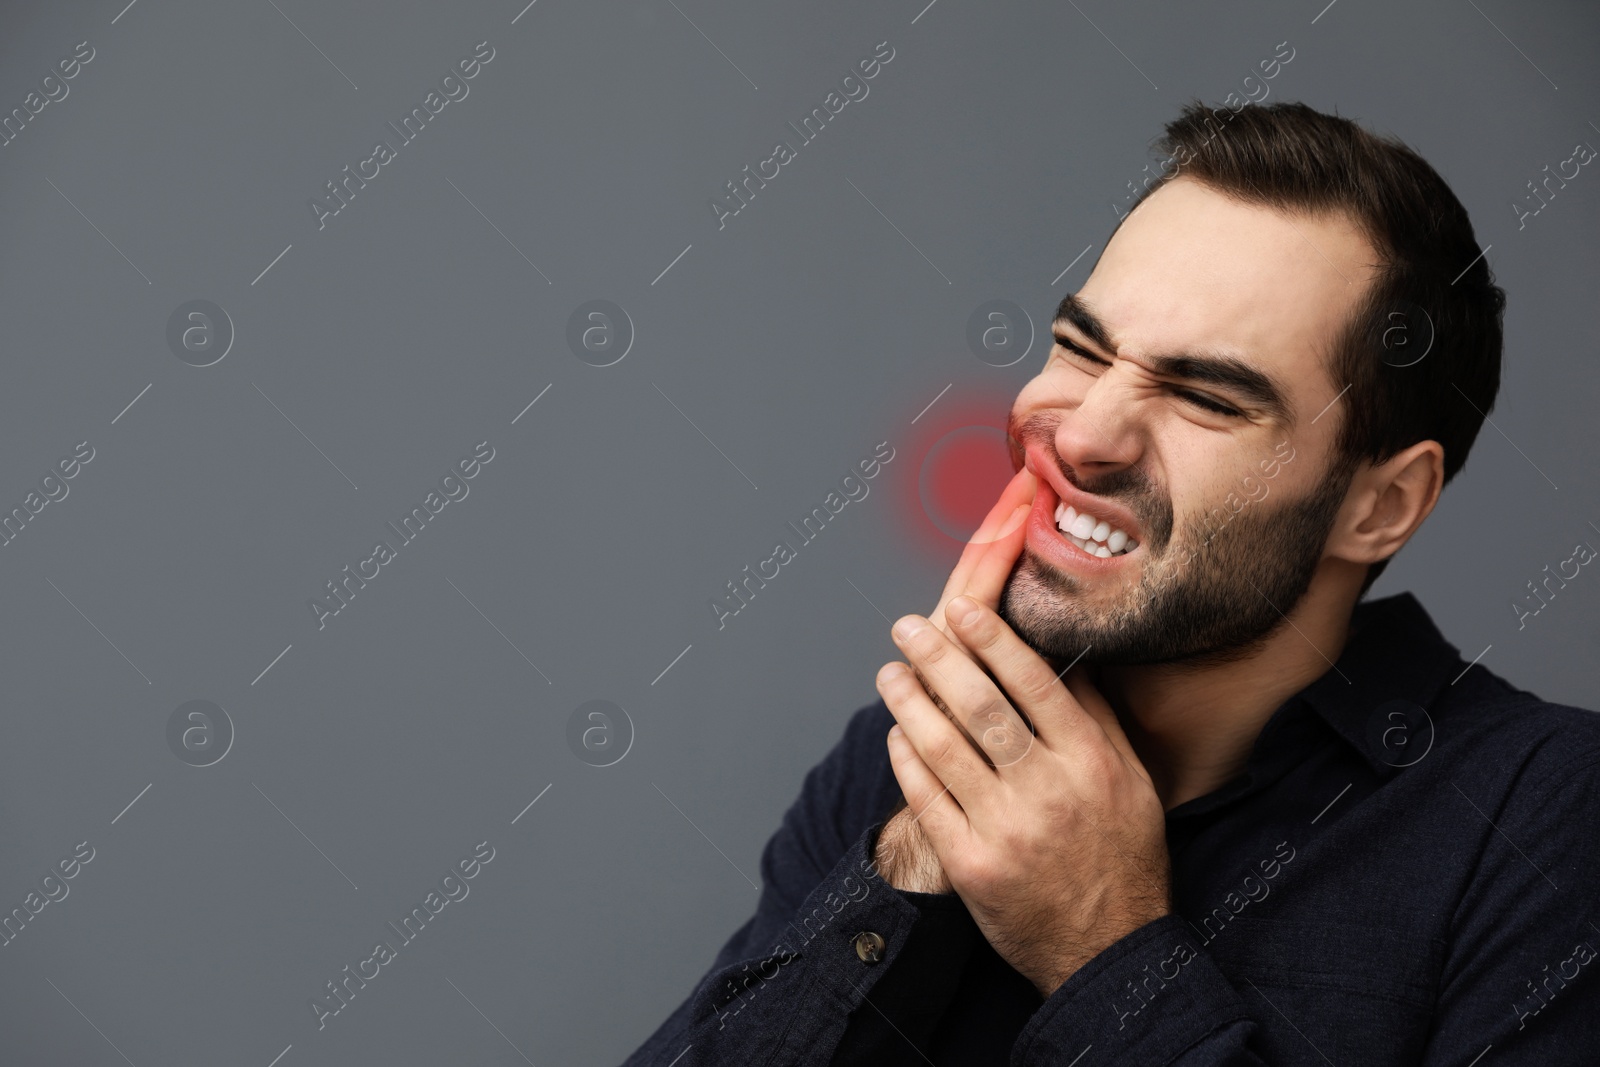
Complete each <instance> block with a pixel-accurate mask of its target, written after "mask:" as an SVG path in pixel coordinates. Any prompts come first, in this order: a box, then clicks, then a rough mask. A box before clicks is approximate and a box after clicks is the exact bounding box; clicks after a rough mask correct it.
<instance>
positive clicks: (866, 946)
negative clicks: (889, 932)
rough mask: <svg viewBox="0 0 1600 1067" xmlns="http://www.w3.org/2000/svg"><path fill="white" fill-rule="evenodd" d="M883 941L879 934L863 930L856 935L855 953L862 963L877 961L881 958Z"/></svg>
mask: <svg viewBox="0 0 1600 1067" xmlns="http://www.w3.org/2000/svg"><path fill="white" fill-rule="evenodd" d="M884 946H885V942H884V940H883V936H882V935H881V934H875V933H873V932H872V931H871V930H863V931H861V932H860V933H859V934H857V935H856V955H857V956H860V957H861V962H862V963H877V962H878V961H879V960H881V959H883V950H884Z"/></svg>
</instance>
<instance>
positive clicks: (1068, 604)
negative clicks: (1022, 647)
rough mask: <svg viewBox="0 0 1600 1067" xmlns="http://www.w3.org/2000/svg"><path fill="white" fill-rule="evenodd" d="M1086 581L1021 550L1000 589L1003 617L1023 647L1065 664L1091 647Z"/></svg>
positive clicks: (1001, 614) (1090, 625)
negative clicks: (1060, 570)
mask: <svg viewBox="0 0 1600 1067" xmlns="http://www.w3.org/2000/svg"><path fill="white" fill-rule="evenodd" d="M1084 596H1085V594H1084V591H1083V589H1082V583H1080V582H1078V581H1077V580H1076V579H1074V578H1071V577H1068V576H1066V575H1063V574H1061V573H1060V572H1059V571H1056V570H1054V569H1052V568H1051V567H1050V566H1049V565H1048V564H1045V563H1043V562H1041V561H1039V560H1037V559H1035V558H1034V557H1033V555H1032V554H1031V553H1030V552H1029V551H1028V550H1027V549H1026V548H1024V549H1023V553H1022V557H1021V558H1020V559H1019V560H1018V561H1017V565H1016V567H1015V568H1014V569H1013V570H1012V572H1011V576H1010V577H1009V578H1007V579H1006V584H1005V587H1004V588H1003V589H1002V590H1001V591H1000V609H999V615H1000V617H1001V618H1002V619H1004V620H1005V623H1006V625H1007V626H1010V627H1011V629H1012V631H1013V632H1015V633H1016V635H1017V636H1018V637H1020V638H1022V641H1023V643H1024V644H1026V645H1027V646H1028V647H1029V648H1031V649H1033V650H1034V651H1035V652H1037V653H1038V654H1039V655H1041V656H1043V657H1044V658H1045V659H1047V660H1052V661H1057V662H1058V664H1065V663H1068V662H1071V661H1072V660H1074V659H1076V658H1078V657H1079V656H1080V655H1081V654H1083V653H1084V651H1085V649H1086V647H1087V646H1089V645H1090V644H1092V641H1093V638H1092V636H1091V633H1090V632H1091V631H1092V630H1093V629H1094V628H1095V627H1094V623H1093V622H1092V621H1091V620H1090V619H1089V618H1088V616H1087V613H1086V612H1085V611H1084V608H1083V599H1084Z"/></svg>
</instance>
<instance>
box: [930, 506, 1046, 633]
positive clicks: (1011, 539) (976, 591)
mask: <svg viewBox="0 0 1600 1067" xmlns="http://www.w3.org/2000/svg"><path fill="white" fill-rule="evenodd" d="M1032 510H1033V505H1032V504H1024V505H1022V506H1021V507H1019V508H1017V509H1016V510H1014V511H1013V512H1012V513H1011V515H1010V516H1009V517H1008V518H1007V520H1006V523H1005V525H1004V526H1002V527H1001V528H1000V530H998V531H997V532H996V534H995V538H994V541H993V542H992V543H991V544H990V545H989V550H988V551H987V552H985V553H984V554H983V555H982V556H980V557H979V558H978V560H977V561H976V563H974V565H973V568H972V572H971V573H970V574H969V575H968V576H967V584H966V586H965V588H963V589H961V590H959V591H958V593H957V594H956V595H963V594H964V595H966V596H970V597H972V598H973V599H975V600H977V601H978V602H979V603H982V604H984V605H987V606H988V607H989V608H991V609H994V610H998V609H999V607H1000V594H1001V593H1002V592H1004V590H1005V586H1006V579H1008V578H1010V577H1011V572H1012V571H1013V570H1014V569H1015V568H1016V566H1017V560H1018V558H1020V557H1021V555H1022V546H1023V545H1024V544H1025V543H1026V542H1027V540H1028V521H1027V520H1028V514H1029V512H1031V511H1032ZM951 599H954V596H952V597H951ZM945 607H946V608H947V609H948V608H949V605H948V604H946V605H945Z"/></svg>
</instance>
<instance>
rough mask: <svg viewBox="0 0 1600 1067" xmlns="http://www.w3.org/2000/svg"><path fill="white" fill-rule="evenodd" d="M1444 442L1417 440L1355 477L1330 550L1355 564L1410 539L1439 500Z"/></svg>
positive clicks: (1393, 549) (1383, 556)
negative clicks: (1442, 443)
mask: <svg viewBox="0 0 1600 1067" xmlns="http://www.w3.org/2000/svg"><path fill="white" fill-rule="evenodd" d="M1443 487H1444V446H1443V445H1441V444H1439V442H1437V441H1418V442H1417V443H1416V444H1414V445H1412V446H1411V447H1409V448H1406V449H1404V450H1402V451H1400V452H1398V453H1396V454H1395V455H1394V456H1392V457H1390V458H1389V459H1388V460H1387V461H1385V462H1383V463H1380V464H1378V465H1377V466H1375V467H1372V466H1366V465H1364V464H1363V465H1362V466H1361V467H1359V468H1357V470H1356V473H1355V476H1354V477H1352V478H1351V479H1350V489H1349V491H1348V492H1347V493H1346V494H1345V501H1344V506H1343V508H1341V509H1340V512H1339V518H1338V521H1337V524H1336V525H1335V527H1334V534H1333V541H1332V543H1330V544H1329V546H1328V549H1329V554H1330V555H1333V556H1337V557H1339V558H1340V559H1347V560H1350V561H1352V562H1354V563H1369V564H1370V563H1376V562H1378V561H1379V560H1384V559H1388V558H1389V557H1390V556H1392V555H1394V554H1395V553H1396V552H1398V551H1400V547H1401V546H1402V545H1404V544H1405V543H1406V542H1407V541H1409V540H1410V539H1411V535H1412V534H1414V533H1416V532H1417V527H1419V526H1421V525H1422V520H1423V519H1426V518H1427V517H1428V515H1429V514H1430V513H1431V512H1432V511H1433V506H1434V505H1435V504H1437V503H1438V502H1439V491H1440V490H1441V489H1442V488H1443Z"/></svg>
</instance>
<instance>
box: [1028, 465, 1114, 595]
mask: <svg viewBox="0 0 1600 1067" xmlns="http://www.w3.org/2000/svg"><path fill="white" fill-rule="evenodd" d="M1025 455H1026V460H1025V462H1026V464H1027V468H1028V470H1030V471H1032V472H1033V475H1034V477H1036V478H1037V479H1038V480H1039V481H1038V489H1037V491H1036V493H1035V496H1034V507H1033V512H1032V515H1031V517H1030V520H1029V531H1030V532H1029V535H1028V536H1029V541H1028V543H1029V544H1030V545H1032V547H1033V549H1034V551H1035V552H1039V553H1042V555H1043V558H1044V559H1047V560H1050V561H1052V562H1053V563H1054V564H1055V565H1056V566H1058V567H1067V568H1071V569H1074V570H1078V571H1082V572H1084V573H1107V574H1109V573H1111V572H1113V571H1115V570H1117V569H1119V568H1120V566H1121V565H1120V564H1119V563H1118V562H1117V560H1118V559H1119V558H1120V557H1122V556H1126V555H1128V554H1129V553H1130V552H1133V551H1135V550H1136V549H1138V548H1139V546H1140V541H1139V539H1138V537H1137V536H1136V535H1137V534H1138V533H1140V532H1141V528H1140V526H1139V525H1138V520H1137V518H1136V517H1135V515H1134V513H1133V512H1132V511H1130V510H1129V509H1127V508H1126V507H1124V506H1122V505H1121V504H1119V503H1117V502H1116V501H1114V500H1112V499H1110V498H1109V497H1102V496H1097V495H1095V494H1093V493H1087V492H1084V491H1083V490H1082V489H1079V488H1078V487H1077V486H1076V485H1074V484H1072V483H1071V482H1070V481H1068V480H1067V479H1066V478H1065V477H1064V476H1062V475H1061V474H1059V473H1058V472H1057V471H1056V469H1055V467H1054V466H1053V465H1052V464H1051V463H1050V461H1049V460H1048V459H1047V458H1046V457H1045V455H1044V454H1043V451H1042V450H1041V449H1039V448H1038V446H1029V447H1028V448H1027V450H1026V453H1025Z"/></svg>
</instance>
